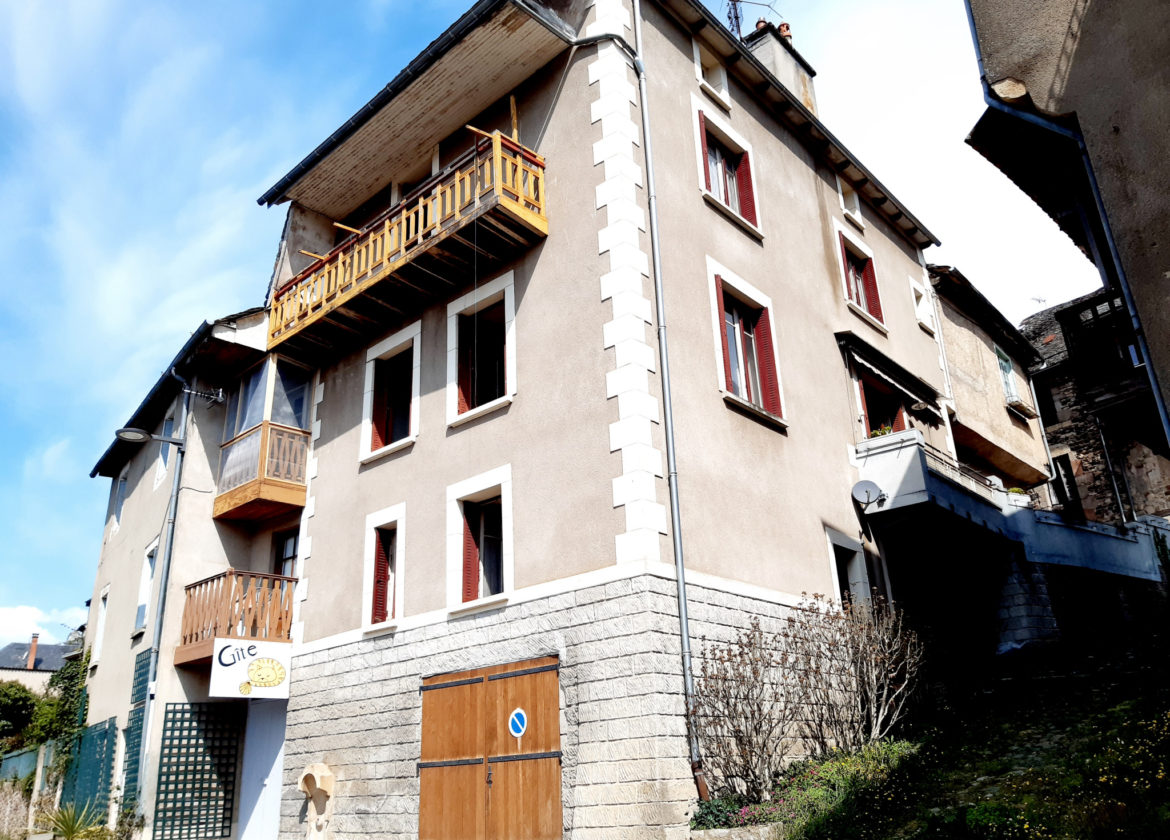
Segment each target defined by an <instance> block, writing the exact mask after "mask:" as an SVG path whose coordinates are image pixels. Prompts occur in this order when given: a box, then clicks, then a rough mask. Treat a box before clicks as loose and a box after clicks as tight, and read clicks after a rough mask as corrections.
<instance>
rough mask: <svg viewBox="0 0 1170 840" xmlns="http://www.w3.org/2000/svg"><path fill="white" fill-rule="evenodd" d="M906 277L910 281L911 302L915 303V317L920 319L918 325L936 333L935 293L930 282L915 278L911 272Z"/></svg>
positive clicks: (932, 333) (931, 332)
mask: <svg viewBox="0 0 1170 840" xmlns="http://www.w3.org/2000/svg"><path fill="white" fill-rule="evenodd" d="M906 279H907V280H909V281H910V302H911V303H912V304H914V317H915V318H917V319H918V326H920V327H922V329H924V330H926V331H927V332H928V333H930V334H931V335H934V334H935V330H936V329H937V326H936V324H935V320H934V294H933V292H932V290H931V287H930V284H929V283H926V282H923V281H922V280H915V279H914V277H913V275H909V274H908V275H906Z"/></svg>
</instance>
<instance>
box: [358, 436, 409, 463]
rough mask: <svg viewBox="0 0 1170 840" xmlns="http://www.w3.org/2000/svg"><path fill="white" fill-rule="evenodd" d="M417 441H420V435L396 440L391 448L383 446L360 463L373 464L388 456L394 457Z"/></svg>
mask: <svg viewBox="0 0 1170 840" xmlns="http://www.w3.org/2000/svg"><path fill="white" fill-rule="evenodd" d="M416 440H418V435H409V436H407V437H404V438H403V439H402V440H396V441H394V443H392V444H390V445H389V446H383V447H382V448H381V449H375V450H374V451H373V452H371V453H370V454H369V455H366V456H365V457H364V458H362V459H361V460H360V461H359V462H358V463H360V464H372V463H373V462H374V461H377V460H380V459H381V458H385V457H386V456H387V455H392V454H393V453H395V452H401V451H402V450H403V449H406V448H408V447H410V446H413V445H414V442H415V441H416Z"/></svg>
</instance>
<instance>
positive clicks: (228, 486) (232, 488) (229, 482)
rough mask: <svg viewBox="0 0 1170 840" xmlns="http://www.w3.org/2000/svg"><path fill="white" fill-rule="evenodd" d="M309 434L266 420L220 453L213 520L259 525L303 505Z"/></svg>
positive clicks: (236, 438) (223, 448)
mask: <svg viewBox="0 0 1170 840" xmlns="http://www.w3.org/2000/svg"><path fill="white" fill-rule="evenodd" d="M308 454H309V433H308V432H306V431H303V430H302V429H294V428H291V427H289V426H281V425H278V424H276V423H272V422H270V421H268V420H265V421H264V422H263V423H261V424H260V425H259V426H254V427H252V428H251V429H249V430H248V431H246V432H244V433H242V434H240V435H237V436H236V437H234V438H232V439H231V440H229V441H228V442H227V443H225V444H224V445H223V446H222V447H221V448H220V452H219V480H218V481H217V483H216V492H217V493H218V495H217V496H216V497H215V504H214V506H213V508H212V516H213V517H214V518H216V519H242V520H251V521H257V520H261V519H268V518H269V517H272V516H277V515H279V514H282V513H287V512H288V511H290V510H295V509H297V508H303V507H304V506H305V464H306V461H307V460H308Z"/></svg>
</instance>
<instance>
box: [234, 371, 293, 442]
mask: <svg viewBox="0 0 1170 840" xmlns="http://www.w3.org/2000/svg"><path fill="white" fill-rule="evenodd" d="M270 379H271V380H272V384H271V386H270V385H269V380H270ZM311 383H312V375H311V374H310V373H309V371H307V370H306V369H305V368H302V367H301V366H300V365H295V364H293V363H292V362H289V361H286V360H284V359H277V358H276V357H275V356H269V357H268V358H267V359H265V360H264V361H263V362H261V363H260V364H259V365H257V366H256V367H254V368H253V369H252V370H250V371H249V372H248V373H246V374H245V375H244V376H243V378H242V379H241V380H240V384H239V387H237V388H236V389H235V390H234V391H232V393H231V394H230V395H229V397H228V403H227V414H226V418H225V421H224V431H223V439H224V442H227V441H229V440H232V439H233V438H236V437H238V436H239V435H241V434H243V433H244V432H246V431H248V430H249V429H253V428H255V427H256V426H259V425H260V423H261V422H262V421H263V420H265V419H271V421H272V422H273V423H279V424H280V425H282V426H290V427H292V428H294V429H307V428H308V427H309V390H310V387H311ZM270 389H271V391H272V413H271V415H270V417H268V418H266V415H265V403H266V402H267V400H268V396H269V394H268V392H269V390H270Z"/></svg>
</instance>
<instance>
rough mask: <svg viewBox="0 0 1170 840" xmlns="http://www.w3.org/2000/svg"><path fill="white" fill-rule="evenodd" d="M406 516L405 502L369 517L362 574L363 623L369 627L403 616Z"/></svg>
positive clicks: (386, 624) (390, 623) (376, 627)
mask: <svg viewBox="0 0 1170 840" xmlns="http://www.w3.org/2000/svg"><path fill="white" fill-rule="evenodd" d="M405 518H406V504H405V503H403V504H399V505H394V506H393V507H388V508H386V509H384V510H380V511H378V512H377V513H371V514H370V515H369V516H367V517H366V546H365V563H364V569H363V575H362V581H363V582H362V627H363V629H365V630H379V629H386V628H389V627H391V626H393V624H394V623H395V622H396V621H397V620H398V619H399V618H401V617H402V600H403V586H402V563H403V547H404V544H405V540H406V530H405V529H406V524H405Z"/></svg>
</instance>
